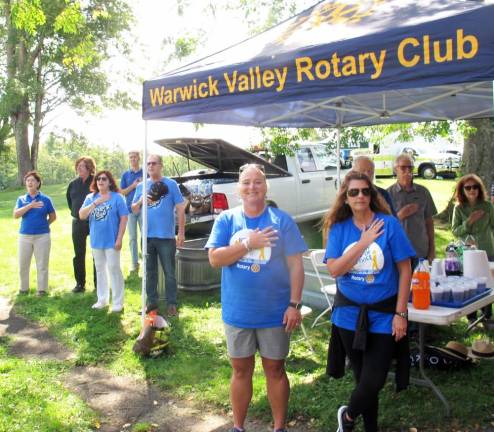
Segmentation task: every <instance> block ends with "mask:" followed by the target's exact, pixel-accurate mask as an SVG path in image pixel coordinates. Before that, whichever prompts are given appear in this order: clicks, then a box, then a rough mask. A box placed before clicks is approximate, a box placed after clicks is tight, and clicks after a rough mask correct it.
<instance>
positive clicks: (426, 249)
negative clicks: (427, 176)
mask: <svg viewBox="0 0 494 432" xmlns="http://www.w3.org/2000/svg"><path fill="white" fill-rule="evenodd" d="M394 168H395V170H396V176H397V181H396V183H395V184H394V185H392V186H390V187H389V188H388V192H389V194H390V195H391V200H392V201H393V205H394V208H395V210H396V216H397V217H398V219H399V220H400V222H401V224H402V226H403V228H404V229H405V232H406V233H407V236H408V238H409V239H410V241H411V243H412V246H413V248H414V249H415V251H416V252H417V257H416V258H426V259H427V260H429V262H432V260H433V259H434V258H435V257H436V244H435V240H434V221H433V219H432V217H433V216H434V215H435V214H437V209H436V206H435V204H434V201H433V199H432V196H431V194H430V192H429V191H428V190H427V189H426V188H425V187H424V186H421V185H418V184H414V183H413V159H412V158H411V157H410V155H408V154H405V153H403V154H400V155H399V156H398V157H397V158H396V160H395V163H394ZM415 262H416V261H415ZM415 262H412V267H415V265H414V264H415Z"/></svg>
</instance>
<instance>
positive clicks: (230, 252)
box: [208, 227, 278, 268]
mask: <svg viewBox="0 0 494 432" xmlns="http://www.w3.org/2000/svg"><path fill="white" fill-rule="evenodd" d="M277 239H278V234H277V232H276V231H275V230H273V228H271V227H267V228H264V229H263V230H262V231H261V230H260V229H259V228H258V229H256V230H255V231H252V232H251V233H249V236H248V237H247V243H244V242H238V243H235V244H232V245H229V246H222V247H219V248H211V249H209V251H208V257H209V263H210V264H211V266H213V267H215V268H217V267H227V266H229V265H232V264H233V263H235V262H237V261H238V260H239V259H240V258H242V257H243V256H244V255H245V254H246V253H247V252H249V251H251V250H252V249H260V248H262V247H267V246H273V245H274V242H275V241H276V240H277Z"/></svg>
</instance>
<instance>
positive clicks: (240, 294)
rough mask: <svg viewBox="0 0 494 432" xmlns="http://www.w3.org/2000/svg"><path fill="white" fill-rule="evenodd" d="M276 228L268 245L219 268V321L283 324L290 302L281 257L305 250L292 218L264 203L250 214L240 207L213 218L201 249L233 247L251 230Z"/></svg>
mask: <svg viewBox="0 0 494 432" xmlns="http://www.w3.org/2000/svg"><path fill="white" fill-rule="evenodd" d="M267 227H272V228H273V229H274V230H276V231H278V237H279V238H278V240H276V244H275V245H274V246H273V247H265V248H261V249H255V250H252V251H250V252H249V253H246V254H245V255H244V256H243V257H242V258H241V259H240V260H238V261H237V262H235V263H234V264H232V265H230V266H228V267H223V269H222V274H221V306H222V316H223V321H224V322H225V323H227V324H229V325H232V326H235V327H240V328H267V327H280V326H282V325H283V314H284V313H285V310H286V308H287V307H288V303H289V302H290V273H289V270H288V265H287V262H286V257H287V256H290V255H296V254H299V253H302V252H304V251H306V250H307V246H306V244H305V242H304V240H303V239H302V236H301V235H300V231H299V229H298V226H297V225H296V224H295V222H294V221H293V219H292V218H291V217H290V216H289V215H287V214H286V213H285V212H283V211H282V210H279V209H276V208H272V207H266V209H265V210H264V212H263V213H262V214H261V215H260V216H258V217H255V218H249V217H247V216H245V215H244V213H243V211H242V207H236V208H234V209H231V210H226V211H224V212H222V213H221V214H220V216H219V217H218V218H217V219H216V221H215V222H214V225H213V229H212V231H211V235H210V237H209V240H208V242H207V244H206V248H219V247H224V246H229V245H233V244H235V243H237V242H241V241H242V240H243V239H245V238H247V235H248V234H249V232H251V231H253V230H255V229H256V228H259V229H261V230H262V229H264V228H267Z"/></svg>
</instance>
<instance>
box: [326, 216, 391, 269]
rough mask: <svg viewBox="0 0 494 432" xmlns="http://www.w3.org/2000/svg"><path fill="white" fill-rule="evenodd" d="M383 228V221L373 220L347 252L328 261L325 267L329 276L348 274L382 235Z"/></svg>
mask: <svg viewBox="0 0 494 432" xmlns="http://www.w3.org/2000/svg"><path fill="white" fill-rule="evenodd" d="M383 226H384V221H383V220H382V219H376V220H374V221H373V222H372V224H371V225H370V226H369V228H368V229H367V230H365V231H362V235H361V237H360V240H359V241H358V242H357V243H355V244H354V245H353V246H352V247H351V248H350V249H349V250H348V251H347V252H345V253H344V254H343V255H342V256H340V257H339V258H331V259H328V263H327V267H328V271H329V274H330V275H331V276H332V277H333V278H335V277H338V276H342V275H344V274H346V273H348V272H349V271H350V270H351V269H352V268H353V266H354V265H355V264H356V263H357V261H358V260H359V259H360V257H361V256H362V254H363V253H364V251H365V250H366V249H367V247H369V245H370V244H372V242H373V241H374V240H375V239H376V238H378V237H379V236H380V235H381V234H382V233H383V230H382V227H383Z"/></svg>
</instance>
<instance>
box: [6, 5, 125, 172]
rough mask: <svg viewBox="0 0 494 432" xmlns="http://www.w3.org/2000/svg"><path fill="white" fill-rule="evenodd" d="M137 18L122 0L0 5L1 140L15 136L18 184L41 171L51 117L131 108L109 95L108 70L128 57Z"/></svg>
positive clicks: (117, 94)
mask: <svg viewBox="0 0 494 432" xmlns="http://www.w3.org/2000/svg"><path fill="white" fill-rule="evenodd" d="M131 21H132V15H131V11H130V8H129V6H128V5H127V3H126V2H125V1H123V0H86V1H83V2H82V1H78V0H0V45H1V46H2V47H3V48H2V49H1V51H0V76H2V77H6V79H2V80H0V128H1V129H0V131H2V132H0V143H1V138H2V133H4V134H6V135H7V134H8V133H9V132H13V135H14V137H15V143H16V154H17V166H18V180H19V181H20V180H21V179H22V177H23V175H24V174H25V173H26V172H27V171H29V170H31V169H35V168H36V167H37V161H38V153H39V143H40V133H41V130H42V128H43V127H44V125H45V123H44V121H45V116H46V114H47V113H48V112H51V111H53V110H54V109H56V108H57V107H59V106H60V105H62V104H67V105H69V106H71V107H73V108H75V109H78V110H83V109H86V108H88V107H92V108H94V107H95V106H99V105H100V104H101V103H105V102H110V101H112V102H114V101H115V99H118V100H119V102H120V105H121V106H122V105H124V106H125V105H126V104H129V103H130V101H129V99H128V98H127V97H126V95H125V94H124V93H122V92H120V91H116V92H115V93H114V94H109V88H110V86H109V82H108V79H107V76H106V75H105V73H104V72H103V66H104V63H105V61H106V60H107V59H109V57H110V53H115V52H119V53H120V54H123V53H125V52H126V43H125V41H124V38H123V37H122V36H123V34H124V32H125V31H126V30H128V28H129V25H130V23H131ZM7 119H8V127H7V126H5V124H6V121H7ZM3 127H5V129H10V131H6V130H4V129H3ZM30 127H31V128H32V134H31V136H32V139H31V142H30V140H29V136H30V134H29V128H30Z"/></svg>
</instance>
